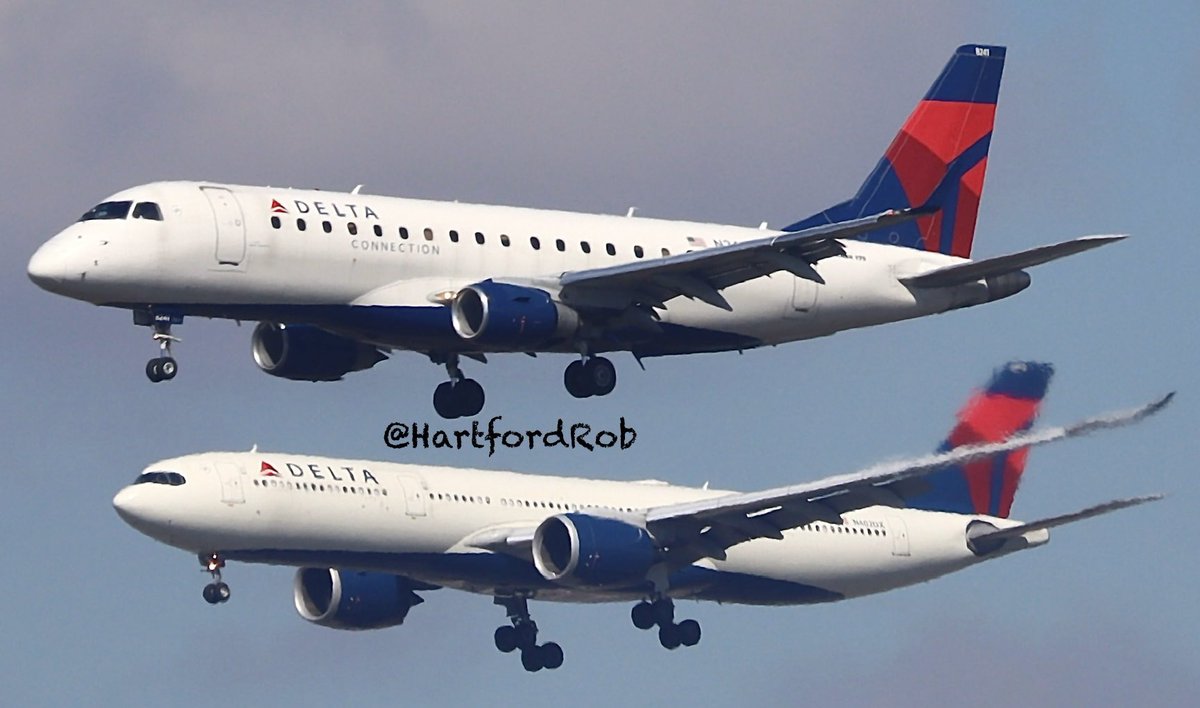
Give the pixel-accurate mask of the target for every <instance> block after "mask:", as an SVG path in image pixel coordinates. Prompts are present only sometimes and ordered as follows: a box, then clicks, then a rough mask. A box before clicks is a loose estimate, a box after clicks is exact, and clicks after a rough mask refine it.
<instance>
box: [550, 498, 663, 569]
mask: <svg viewBox="0 0 1200 708" xmlns="http://www.w3.org/2000/svg"><path fill="white" fill-rule="evenodd" d="M657 560H658V547H657V546H656V545H655V543H654V539H653V538H651V537H650V532H648V531H647V530H646V529H644V528H642V527H641V526H636V525H634V524H630V523H626V522H624V521H620V520H618V519H607V518H603V517H598V516H591V515H588V514H577V513H569V514H558V515H556V516H552V517H550V518H548V519H546V520H545V521H543V522H542V523H541V524H540V525H538V527H537V530H536V531H535V532H534V535H533V564H534V565H535V566H536V567H537V569H538V572H539V573H541V574H542V577H544V578H546V579H547V580H553V581H558V582H562V583H564V584H567V585H577V586H582V587H604V586H611V585H626V584H630V583H637V582H638V581H640V580H643V579H645V577H646V573H647V572H649V570H650V567H651V566H653V565H654V563H655V562H656V561H657Z"/></svg>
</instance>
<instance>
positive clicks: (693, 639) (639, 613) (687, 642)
mask: <svg viewBox="0 0 1200 708" xmlns="http://www.w3.org/2000/svg"><path fill="white" fill-rule="evenodd" d="M629 617H630V619H632V620H633V626H634V627H637V628H638V629H650V628H651V627H653V626H655V625H658V642H659V644H662V645H663V647H665V648H667V649H678V648H679V647H680V646H685V647H692V646H695V645H697V644H699V643H700V623H699V622H697V621H696V620H693V619H688V620H684V621H682V622H679V623H676V622H675V603H673V602H671V599H670V598H668V597H659V598H657V599H655V600H653V601H650V602H647V601H645V600H643V601H641V602H639V603H638V604H636V605H634V606H633V610H632V611H631V612H630V613H629Z"/></svg>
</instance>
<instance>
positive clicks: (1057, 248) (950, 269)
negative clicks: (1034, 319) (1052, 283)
mask: <svg viewBox="0 0 1200 708" xmlns="http://www.w3.org/2000/svg"><path fill="white" fill-rule="evenodd" d="M1125 237H1126V234H1102V235H1098V236H1081V237H1080V238H1077V239H1072V240H1070V241H1063V242H1062V243H1056V244H1052V245H1050V246H1038V247H1037V248H1031V249H1029V250H1028V251H1020V252H1018V253H1010V254H1008V255H1006V256H996V257H995V258H985V259H983V260H981V261H969V262H967V263H959V264H956V265H952V266H946V267H945V268H938V269H936V270H931V271H929V272H928V273H922V274H920V275H914V276H912V277H909V278H903V279H902V281H903V282H904V283H906V284H908V285H912V286H914V287H918V288H948V287H953V286H955V285H963V284H965V283H973V282H975V281H977V280H981V279H983V278H991V277H995V276H999V275H1004V274H1006V273H1012V272H1015V271H1018V270H1021V269H1023V268H1031V267H1033V266H1036V265H1041V264H1043V263H1048V262H1050V261H1053V260H1057V259H1059V258H1065V257H1067V256H1073V255H1075V254H1076V253H1083V252H1084V251H1090V250H1091V249H1093V248H1099V247H1100V246H1103V245H1105V244H1108V243H1113V242H1115V241H1120V240H1122V239H1124V238H1125Z"/></svg>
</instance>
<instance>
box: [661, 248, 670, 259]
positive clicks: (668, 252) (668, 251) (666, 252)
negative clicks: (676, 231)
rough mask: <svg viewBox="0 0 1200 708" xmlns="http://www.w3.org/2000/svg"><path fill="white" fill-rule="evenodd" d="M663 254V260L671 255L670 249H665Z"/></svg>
mask: <svg viewBox="0 0 1200 708" xmlns="http://www.w3.org/2000/svg"><path fill="white" fill-rule="evenodd" d="M662 254H663V258H666V257H667V256H669V255H671V251H670V250H669V249H666V248H664V249H663V250H662Z"/></svg>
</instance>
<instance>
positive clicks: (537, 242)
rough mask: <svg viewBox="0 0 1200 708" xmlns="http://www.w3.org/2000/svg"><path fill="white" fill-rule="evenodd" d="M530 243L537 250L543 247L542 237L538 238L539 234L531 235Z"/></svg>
mask: <svg viewBox="0 0 1200 708" xmlns="http://www.w3.org/2000/svg"><path fill="white" fill-rule="evenodd" d="M529 245H530V246H533V250H535V251H538V250H541V248H542V242H541V240H540V239H538V237H537V236H530V237H529Z"/></svg>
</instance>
